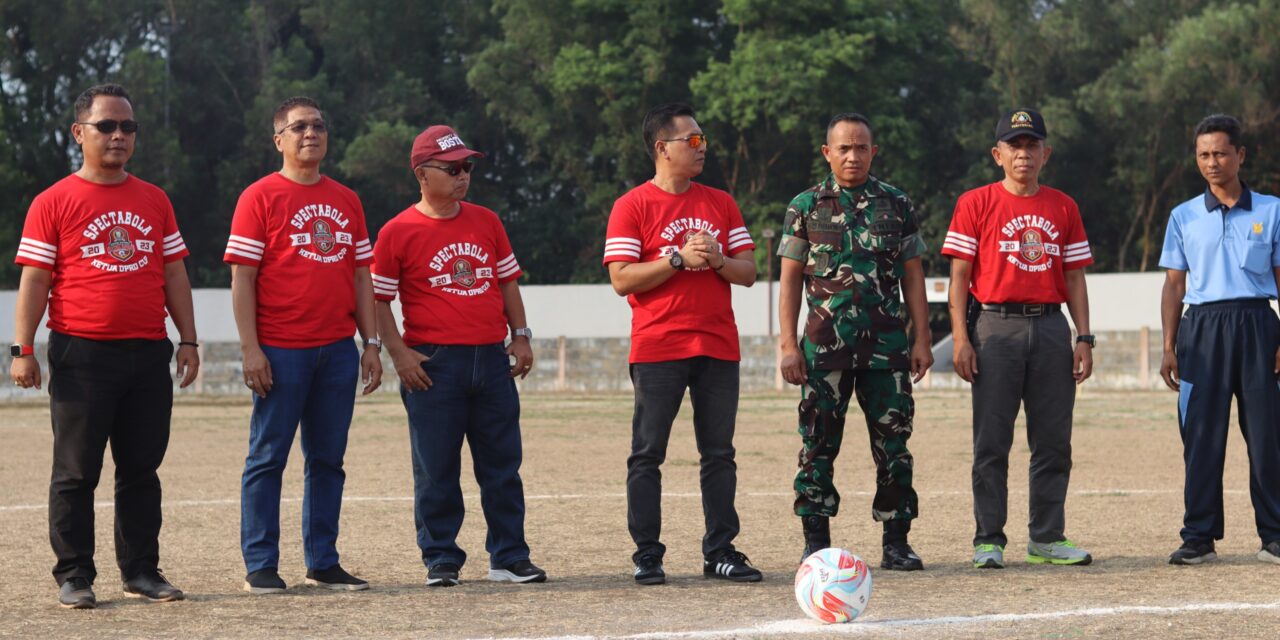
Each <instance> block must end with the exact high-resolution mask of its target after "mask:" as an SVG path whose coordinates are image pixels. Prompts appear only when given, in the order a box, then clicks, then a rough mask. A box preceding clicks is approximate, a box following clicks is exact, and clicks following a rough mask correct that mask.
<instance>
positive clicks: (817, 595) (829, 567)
mask: <svg viewBox="0 0 1280 640" xmlns="http://www.w3.org/2000/svg"><path fill="white" fill-rule="evenodd" d="M870 600H871V571H870V569H868V568H867V563H865V562H863V561H862V558H859V557H858V556H855V555H853V553H851V552H849V551H847V550H845V549H837V548H834V547H833V548H830V549H823V550H822V551H819V552H817V553H814V554H812V555H810V556H809V557H808V558H805V560H804V562H803V563H801V564H800V570H799V571H796V602H799V603H800V609H801V610H802V611H804V612H805V614H806V615H808V616H809V617H810V618H813V619H814V620H818V621H821V622H827V623H834V622H849V621H851V620H853V619H854V618H857V617H858V616H859V615H860V614H861V613H862V612H863V610H865V609H866V608H867V602H868V601H870Z"/></svg>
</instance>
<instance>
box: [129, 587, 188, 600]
mask: <svg viewBox="0 0 1280 640" xmlns="http://www.w3.org/2000/svg"><path fill="white" fill-rule="evenodd" d="M124 597H126V598H138V599H140V600H146V601H147V602H178V601H179V600H186V599H187V596H186V594H184V593H182V592H181V591H179V592H177V593H173V594H169V595H167V596H163V597H159V598H157V597H155V596H149V595H147V594H145V593H138V592H136V591H128V590H126V591H125V592H124Z"/></svg>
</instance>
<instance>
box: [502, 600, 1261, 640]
mask: <svg viewBox="0 0 1280 640" xmlns="http://www.w3.org/2000/svg"><path fill="white" fill-rule="evenodd" d="M1262 610H1280V602H1270V603H1250V602H1206V603H1198V604H1184V605H1177V606H1170V607H1153V606H1122V607H1096V608H1089V609H1063V610H1059V611H1039V612H1035V613H995V614H988V615H978V616H942V617H937V618H907V619H901V620H862V621H856V622H851V623H849V624H832V625H825V624H822V623H819V622H816V621H813V620H807V619H803V618H801V619H796V620H778V621H776V622H767V623H764V624H759V625H756V626H754V627H741V628H737V629H718V630H706V631H659V632H653V633H637V634H632V635H625V636H549V637H540V638H513V639H511V640H606V639H612V640H701V639H703V638H740V637H768V636H790V635H807V636H825V637H829V636H836V635H862V634H866V633H875V632H876V631H890V630H900V629H912V628H928V627H947V626H960V625H973V624H992V623H1002V622H1039V621H1044V620H1058V619H1061V618H1074V617H1093V616H1121V615H1139V616H1152V615H1155V616H1160V615H1180V614H1186V613H1200V612H1206V611H1262Z"/></svg>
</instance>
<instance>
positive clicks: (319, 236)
mask: <svg viewBox="0 0 1280 640" xmlns="http://www.w3.org/2000/svg"><path fill="white" fill-rule="evenodd" d="M311 246H313V247H315V248H316V250H317V251H319V252H320V253H329V252H330V251H333V247H334V241H333V230H332V229H330V228H329V223H328V222H325V221H324V220H316V223H315V225H314V226H313V227H312V231H311Z"/></svg>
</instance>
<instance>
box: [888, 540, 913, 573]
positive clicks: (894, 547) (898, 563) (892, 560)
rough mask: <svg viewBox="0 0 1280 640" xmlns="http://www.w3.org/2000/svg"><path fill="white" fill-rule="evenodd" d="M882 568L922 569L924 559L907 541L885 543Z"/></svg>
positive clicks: (900, 569)
mask: <svg viewBox="0 0 1280 640" xmlns="http://www.w3.org/2000/svg"><path fill="white" fill-rule="evenodd" d="M880 568H881V569H888V570H890V571H920V570H921V569H924V561H922V560H921V559H920V556H918V555H916V552H915V551H914V550H912V549H911V545H909V544H907V543H906V542H891V543H889V544H886V545H884V556H883V557H881V559H880Z"/></svg>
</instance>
